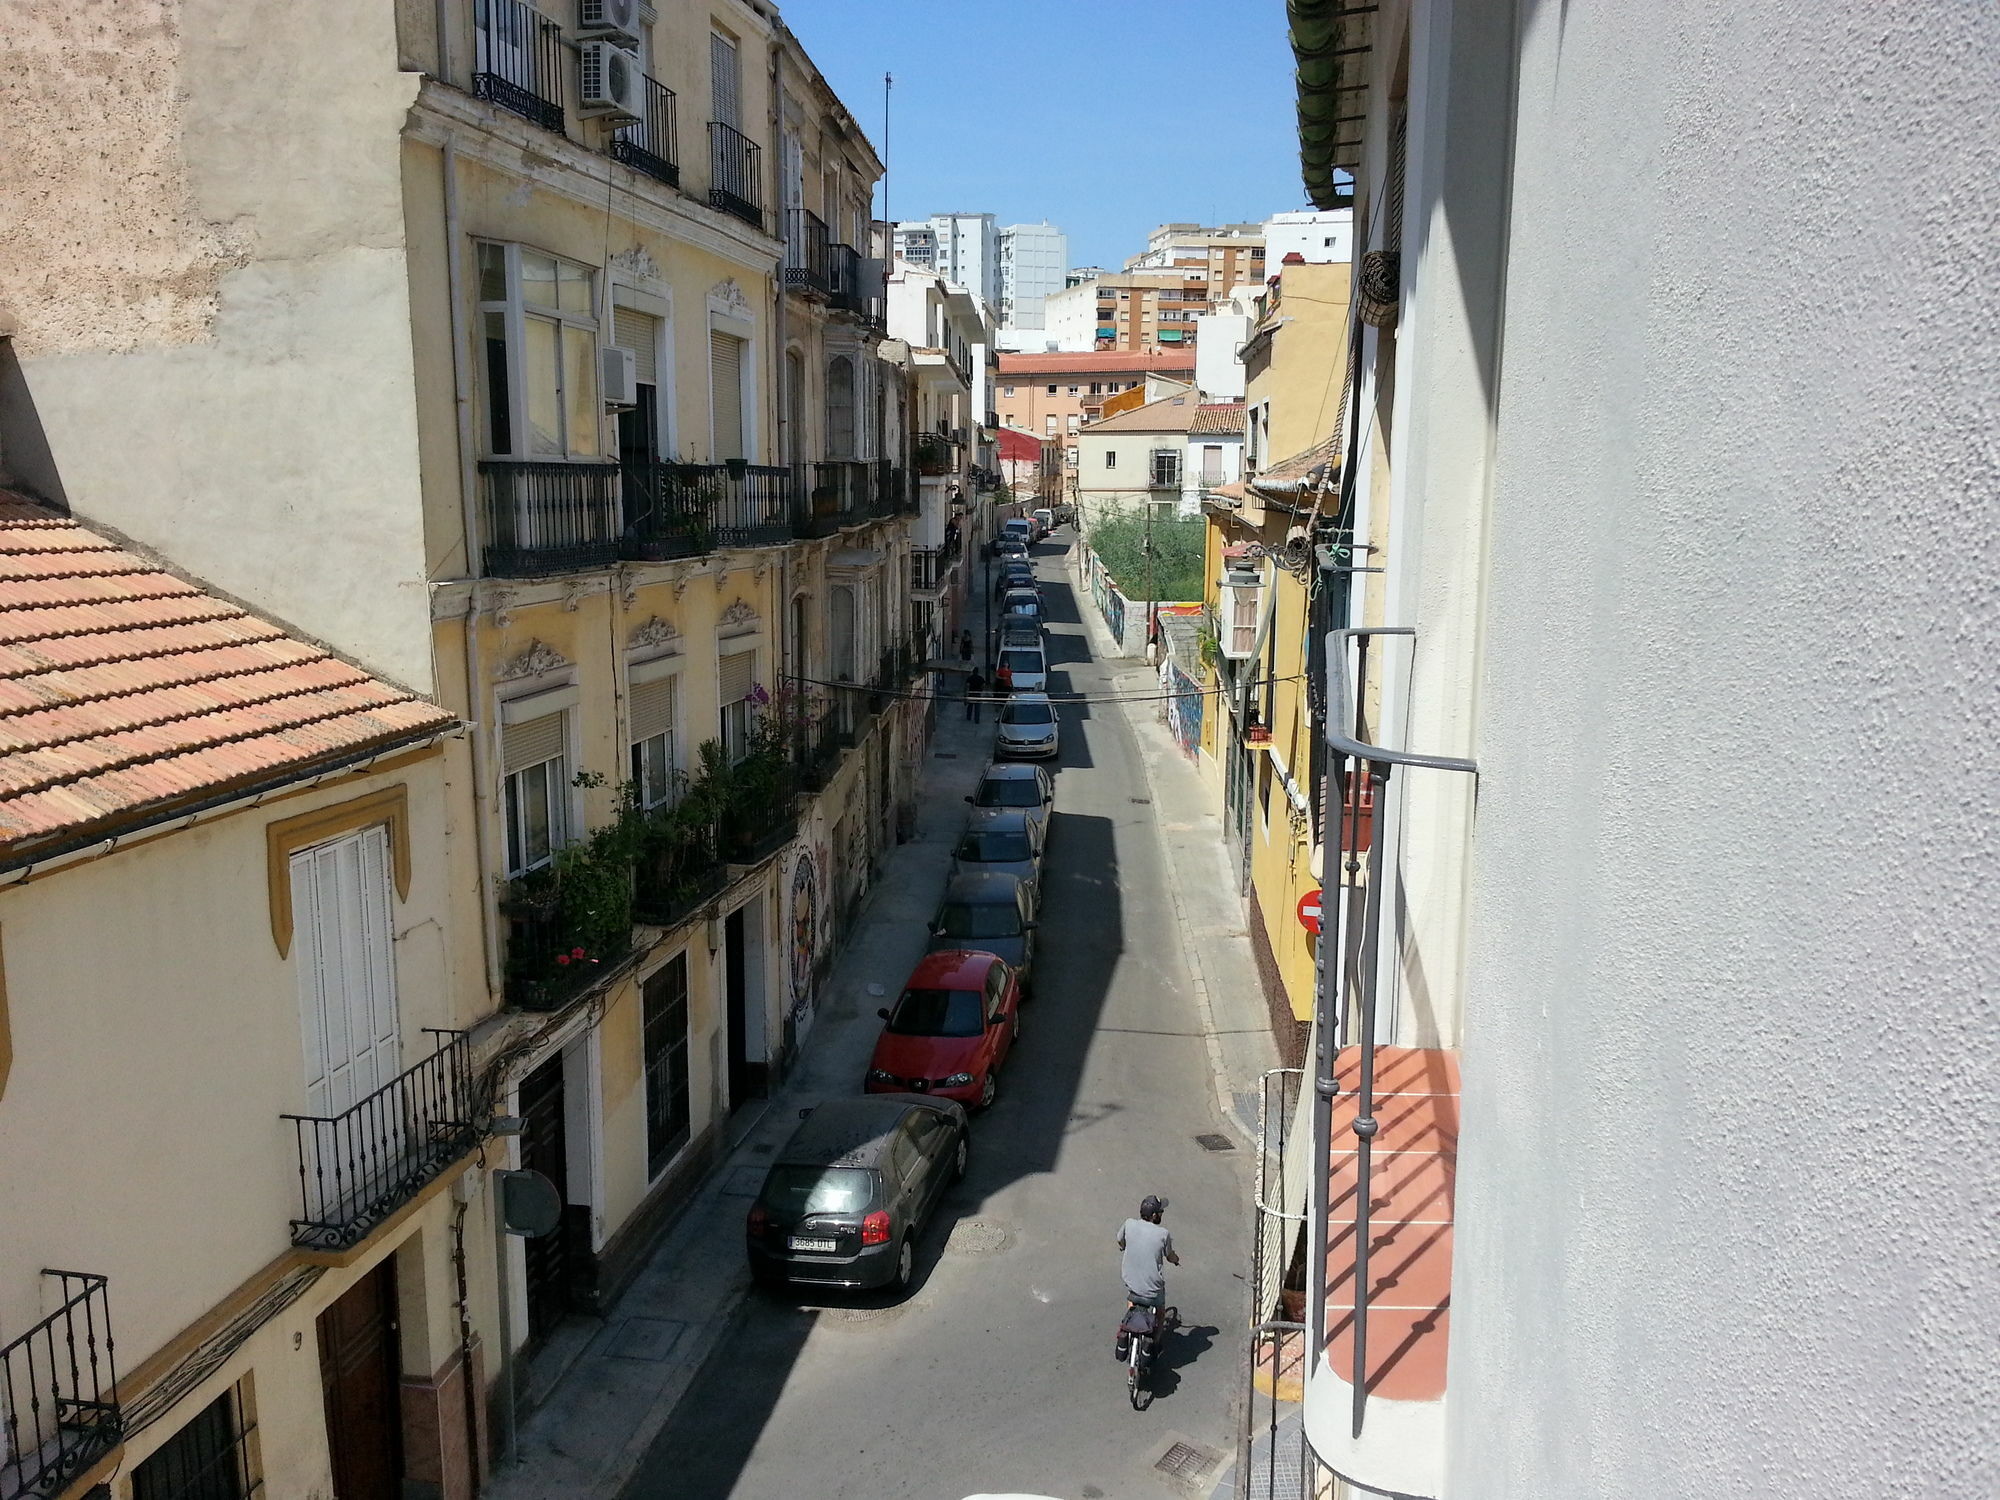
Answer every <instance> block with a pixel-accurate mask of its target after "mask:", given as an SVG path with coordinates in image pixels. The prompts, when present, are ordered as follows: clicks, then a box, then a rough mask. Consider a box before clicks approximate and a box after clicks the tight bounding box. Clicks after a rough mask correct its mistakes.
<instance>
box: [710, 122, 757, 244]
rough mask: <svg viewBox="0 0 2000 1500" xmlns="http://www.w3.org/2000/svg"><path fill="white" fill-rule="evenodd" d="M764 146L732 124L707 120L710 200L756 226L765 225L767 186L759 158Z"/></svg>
mask: <svg viewBox="0 0 2000 1500" xmlns="http://www.w3.org/2000/svg"><path fill="white" fill-rule="evenodd" d="M763 154H764V149H763V147H761V146H759V145H758V144H757V143H756V142H755V141H753V140H751V139H750V137H749V136H747V135H745V134H744V133H743V132H742V131H740V130H738V129H736V128H735V127H734V126H733V125H725V124H723V123H722V121H720V120H710V121H709V122H708V203H709V207H711V208H719V209H721V210H722V211H723V212H724V213H728V214H734V215H736V217H737V218H739V219H741V220H742V221H743V222H744V223H746V224H748V225H750V226H751V227H752V228H753V229H760V230H761V229H762V228H763V227H764V188H763V184H762V182H761V181H760V179H759V172H760V168H759V166H758V159H759V158H760V157H761V156H762V155H763Z"/></svg>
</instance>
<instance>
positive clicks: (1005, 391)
mask: <svg viewBox="0 0 2000 1500" xmlns="http://www.w3.org/2000/svg"><path fill="white" fill-rule="evenodd" d="M1000 394H1001V395H1003V396H1011V395H1013V394H1014V387H1012V386H1011V385H1003V386H1001V387H1000Z"/></svg>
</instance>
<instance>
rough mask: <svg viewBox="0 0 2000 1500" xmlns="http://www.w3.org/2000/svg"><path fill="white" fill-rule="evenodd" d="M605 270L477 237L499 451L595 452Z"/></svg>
mask: <svg viewBox="0 0 2000 1500" xmlns="http://www.w3.org/2000/svg"><path fill="white" fill-rule="evenodd" d="M596 279H597V273H596V272H595V271H593V270H592V269H591V268H590V267H588V266H582V265H578V264H576V263H575V262H574V261H567V260H560V259H558V258H557V257H555V256H553V255H544V254H542V253H541V252H540V251H538V250H530V249H528V248H526V247H525V246H522V245H502V244H494V243H491V242H486V243H482V244H481V245H480V247H479V328H480V342H481V346H482V351H483V363H484V365H485V377H486V399H485V418H486V421H485V431H484V433H483V434H482V436H483V437H484V439H485V444H486V451H487V452H488V453H489V454H491V455H493V456H495V457H498V458H530V459H564V458H582V459H596V458H600V457H602V456H603V452H604V412H603V408H602V405H601V404H600V403H599V401H598V399H597V300H596Z"/></svg>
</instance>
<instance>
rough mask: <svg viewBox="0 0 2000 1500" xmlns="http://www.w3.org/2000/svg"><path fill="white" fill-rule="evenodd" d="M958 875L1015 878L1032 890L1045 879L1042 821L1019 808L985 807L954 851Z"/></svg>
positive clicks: (968, 824)
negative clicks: (1043, 876)
mask: <svg viewBox="0 0 2000 1500" xmlns="http://www.w3.org/2000/svg"><path fill="white" fill-rule="evenodd" d="M951 873H952V874H954V875H1012V876H1013V877H1014V878H1015V879H1017V880H1019V881H1020V882H1021V883H1022V884H1023V885H1026V886H1028V887H1030V888H1034V887H1037V886H1039V885H1040V884H1041V879H1042V820H1041V819H1040V818H1038V817H1034V816H1032V815H1031V814H1029V813H1027V812H1024V811H1022V810H1020V809H1018V808H1011V807H982V808H978V809H976V810H975V811H974V812H973V814H972V816H971V817H969V818H967V819H966V820H965V832H963V833H961V834H960V835H959V836H958V848H957V849H955V850H953V851H952V857H951Z"/></svg>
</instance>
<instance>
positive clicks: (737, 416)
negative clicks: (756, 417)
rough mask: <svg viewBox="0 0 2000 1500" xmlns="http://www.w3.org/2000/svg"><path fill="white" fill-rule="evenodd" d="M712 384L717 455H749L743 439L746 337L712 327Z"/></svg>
mask: <svg viewBox="0 0 2000 1500" xmlns="http://www.w3.org/2000/svg"><path fill="white" fill-rule="evenodd" d="M708 370H709V385H710V387H711V388H712V390H713V391H714V400H715V457H716V460H717V461H718V462H720V461H721V460H722V459H725V458H748V457H749V456H750V455H749V454H748V453H747V452H745V451H744V442H743V340H741V339H739V338H737V337H736V336H735V335H734V334H729V333H721V332H718V331H717V330H715V329H710V330H709V334H708Z"/></svg>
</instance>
